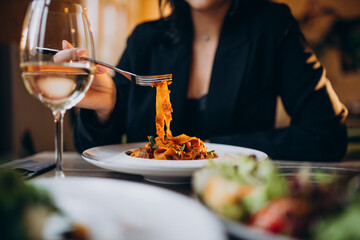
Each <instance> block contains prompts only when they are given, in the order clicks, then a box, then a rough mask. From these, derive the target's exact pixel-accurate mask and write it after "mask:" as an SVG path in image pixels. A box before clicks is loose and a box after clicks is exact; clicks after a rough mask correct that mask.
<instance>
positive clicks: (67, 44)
mask: <svg viewBox="0 0 360 240" xmlns="http://www.w3.org/2000/svg"><path fill="white" fill-rule="evenodd" d="M72 47H73V46H72V45H71V43H69V42H68V41H66V40H63V41H62V48H63V49H69V48H72Z"/></svg>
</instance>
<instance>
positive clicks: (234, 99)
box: [74, 2, 347, 161]
mask: <svg viewBox="0 0 360 240" xmlns="http://www.w3.org/2000/svg"><path fill="white" fill-rule="evenodd" d="M167 27H168V26H167V24H166V22H165V21H164V20H157V21H152V22H147V23H143V24H141V25H139V26H137V27H136V29H135V30H134V32H133V33H132V34H131V36H130V37H129V39H128V42H127V47H126V49H125V51H124V53H123V56H122V58H121V60H120V62H119V64H118V67H119V68H121V69H124V70H128V71H131V72H134V73H137V74H141V75H153V74H164V73H172V74H173V83H172V84H171V85H169V89H170V90H171V94H170V98H171V103H172V107H173V110H174V112H173V121H172V122H171V130H172V132H173V135H174V136H175V135H178V134H181V133H184V132H185V129H184V128H185V126H184V121H183V118H184V114H185V111H186V101H185V99H186V95H187V89H188V87H187V86H188V79H189V69H190V61H191V51H192V33H191V31H189V32H187V33H184V35H183V36H182V38H181V40H180V41H177V42H174V41H169V40H168V39H167V37H166V35H165V34H164V32H166V30H167ZM114 80H115V84H116V87H117V102H116V105H115V109H114V112H113V114H112V116H111V119H110V120H109V121H108V123H107V124H106V125H105V126H98V125H97V123H96V120H94V113H93V112H92V111H90V110H81V112H80V115H79V117H78V119H77V121H76V124H75V132H74V137H75V145H76V148H77V149H78V151H83V150H85V149H87V148H90V147H94V146H99V145H107V144H116V143H120V142H121V138H122V135H123V134H126V135H127V139H128V141H129V142H136V141H146V140H147V136H149V135H155V134H156V129H155V89H154V88H151V87H140V86H137V85H135V84H134V83H131V82H130V81H129V80H127V79H126V78H124V77H123V76H121V75H120V74H117V75H116V76H115V78H114ZM277 96H280V97H281V99H282V101H283V103H284V107H285V110H286V111H287V113H288V114H289V115H290V117H291V125H290V126H289V127H286V128H283V129H275V128H274V123H275V112H276V99H277ZM207 105H208V109H209V111H208V116H207V118H208V121H206V124H208V129H209V133H208V136H209V139H210V141H211V142H214V143H225V144H232V145H238V146H243V147H249V148H255V149H259V150H261V151H264V152H266V153H267V154H268V155H269V156H270V157H271V158H274V159H288V160H312V161H337V160H340V159H341V158H342V157H343V156H344V154H345V152H346V147H347V133H346V127H345V125H344V120H345V118H346V115H347V110H346V108H345V107H344V106H343V105H342V104H341V103H340V101H339V99H338V98H337V96H336V94H335V93H334V92H333V89H332V87H331V84H330V81H329V80H328V79H327V78H326V76H325V70H324V68H323V67H322V66H321V65H320V63H319V62H317V60H316V58H315V57H314V55H313V53H312V52H311V51H309V49H308V48H307V46H306V44H305V41H304V38H303V35H302V34H301V32H300V30H299V26H298V24H297V22H296V20H295V19H294V18H293V16H292V15H291V13H290V10H289V8H288V7H287V6H286V5H284V4H276V3H270V2H267V3H264V4H259V6H258V8H257V9H256V10H254V11H253V12H251V13H248V14H247V15H240V14H232V15H228V16H227V17H226V18H225V21H224V24H223V28H222V31H221V35H220V39H219V44H218V48H217V50H216V54H215V59H214V64H213V69H212V74H211V81H210V87H209V92H208V95H207Z"/></svg>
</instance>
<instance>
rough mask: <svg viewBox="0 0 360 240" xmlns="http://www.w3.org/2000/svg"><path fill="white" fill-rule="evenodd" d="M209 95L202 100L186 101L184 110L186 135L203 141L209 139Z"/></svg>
mask: <svg viewBox="0 0 360 240" xmlns="http://www.w3.org/2000/svg"><path fill="white" fill-rule="evenodd" d="M208 110H209V109H208V107H207V95H205V96H203V97H201V98H200V99H186V102H185V108H184V116H183V121H184V133H185V134H186V135H189V136H191V137H198V138H200V139H202V140H207V139H208V138H209V132H210V130H209V126H208Z"/></svg>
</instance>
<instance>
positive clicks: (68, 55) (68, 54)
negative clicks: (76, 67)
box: [54, 48, 87, 62]
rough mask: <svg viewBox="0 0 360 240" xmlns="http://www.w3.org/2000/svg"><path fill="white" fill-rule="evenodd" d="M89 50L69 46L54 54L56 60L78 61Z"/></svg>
mask: <svg viewBox="0 0 360 240" xmlns="http://www.w3.org/2000/svg"><path fill="white" fill-rule="evenodd" d="M86 52H87V50H86V49H82V48H69V49H65V50H62V51H59V52H58V53H56V54H55V56H54V61H55V62H68V61H71V60H75V61H78V60H80V58H81V57H83V56H85V55H86Z"/></svg>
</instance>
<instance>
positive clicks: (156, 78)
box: [36, 47, 172, 87]
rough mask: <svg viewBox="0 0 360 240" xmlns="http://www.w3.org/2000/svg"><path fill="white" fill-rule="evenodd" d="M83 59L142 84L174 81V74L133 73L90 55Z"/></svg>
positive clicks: (45, 50) (49, 51) (43, 50)
mask: <svg viewBox="0 0 360 240" xmlns="http://www.w3.org/2000/svg"><path fill="white" fill-rule="evenodd" d="M36 50H37V51H38V52H39V53H42V54H50V55H55V54H56V53H58V52H59V50H56V49H51V48H41V47H36ZM81 58H82V59H84V60H86V61H90V62H94V63H96V64H99V65H101V66H104V67H107V68H110V69H112V70H114V71H115V72H118V73H120V74H122V75H123V76H125V77H126V78H127V79H129V80H130V81H133V82H135V83H136V84H137V85H140V86H145V87H147V86H151V85H152V83H156V82H161V81H172V74H163V75H147V76H142V75H137V74H135V73H131V72H128V71H124V70H121V69H119V68H117V67H114V66H112V65H110V64H107V63H104V62H101V61H98V60H95V59H92V58H89V57H81Z"/></svg>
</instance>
